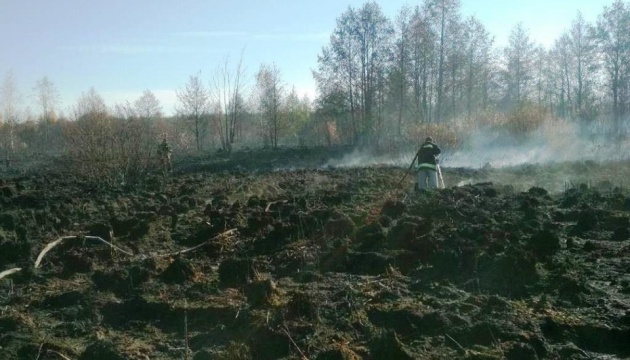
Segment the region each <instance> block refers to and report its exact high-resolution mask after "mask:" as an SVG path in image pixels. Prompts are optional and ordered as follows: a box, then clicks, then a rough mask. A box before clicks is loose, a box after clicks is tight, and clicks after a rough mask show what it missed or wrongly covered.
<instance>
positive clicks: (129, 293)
mask: <svg viewBox="0 0 630 360" xmlns="http://www.w3.org/2000/svg"><path fill="white" fill-rule="evenodd" d="M252 154H253V153H247V152H244V153H240V155H235V157H234V158H232V159H231V160H230V157H229V156H227V155H226V156H221V157H218V158H217V159H215V160H212V159H209V160H208V159H206V160H203V161H202V162H201V163H200V164H199V166H198V167H195V166H194V163H193V162H191V161H189V162H186V163H185V164H184V166H182V167H180V170H181V171H180V172H178V173H177V174H174V175H172V176H170V177H168V178H161V177H157V176H156V177H150V178H149V179H147V184H149V185H145V186H137V187H134V188H129V187H127V188H126V187H120V188H107V187H103V186H99V185H95V184H86V183H83V182H81V181H78V180H77V179H74V178H72V177H71V176H65V175H62V174H57V175H54V174H29V175H25V176H22V177H19V178H6V179H4V180H3V181H2V189H1V191H0V204H1V207H0V209H1V210H0V264H1V266H0V271H3V270H7V269H10V268H22V270H21V271H17V272H15V273H14V274H11V275H9V276H6V277H5V278H4V279H1V280H0V358H2V359H30V360H32V359H62V358H64V357H66V358H69V359H93V360H95V359H184V358H188V359H320V360H321V359H340V360H341V359H345V360H348V359H352V360H356V359H374V360H380V359H392V360H393V359H614V358H628V357H630V275H629V273H628V269H629V268H630V239H629V238H630V235H629V234H630V221H629V218H630V213H629V211H630V208H628V203H630V198H628V194H627V192H626V191H624V190H623V189H619V188H613V187H612V186H611V187H608V188H599V187H595V186H591V185H578V184H574V183H563V184H562V186H561V187H562V189H561V191H553V192H548V191H547V190H545V189H544V188H542V187H540V185H545V184H546V183H550V182H552V180H550V179H549V178H545V179H544V180H542V181H541V182H538V183H529V184H530V185H531V186H525V187H522V186H520V185H519V186H517V185H516V184H515V183H513V182H509V183H508V182H503V183H502V184H501V183H500V182H499V181H495V182H493V183H492V182H484V183H476V184H468V183H471V182H473V181H471V179H479V180H488V179H490V180H492V179H495V180H498V179H517V178H518V174H519V173H522V171H523V169H512V170H498V169H494V170H471V169H444V176H445V178H446V180H447V186H448V187H447V189H443V190H439V191H435V192H428V193H415V192H413V191H411V188H412V186H413V179H412V177H408V178H407V179H406V181H405V182H403V185H402V186H398V184H399V182H400V179H401V177H402V176H403V171H404V170H403V169H400V168H391V167H372V168H351V169H329V168H323V169H319V170H308V169H302V170H282V171H268V170H273V169H275V168H277V167H280V165H282V167H284V168H285V169H286V168H289V167H290V166H291V164H296V165H299V159H300V157H301V156H302V157H303V156H305V154H306V153H304V154H303V153H300V152H296V153H295V154H292V153H291V152H289V151H285V152H281V153H279V154H282V156H280V157H278V159H276V160H265V161H264V162H263V160H258V161H257V163H258V164H261V163H263V166H261V167H256V166H254V165H252V163H255V162H256V159H252V158H251V155H252ZM328 155H329V154H324V155H321V154H320V155H317V154H314V155H313V154H311V155H309V156H310V159H312V161H313V163H317V164H318V165H322V163H325V162H324V159H325V158H326V156H328ZM318 159H319V160H318ZM557 166H558V167H563V168H565V169H569V168H571V165H570V164H558V165H557ZM626 166H627V165H626ZM296 168H297V166H296ZM249 169H254V170H256V171H249ZM484 171H493V173H491V174H489V173H484ZM501 171H504V173H501ZM510 171H511V172H510ZM527 171H528V173H529V174H532V173H540V174H547V175H548V174H549V173H550V171H545V170H544V169H543V168H539V167H536V166H534V167H530V168H528V169H527ZM522 183H527V182H522ZM522 183H519V184H522ZM456 185H460V186H456ZM534 185H538V186H534ZM87 235H90V236H92V237H98V238H99V239H102V240H103V241H101V240H93V239H92V238H90V236H88V237H85V238H84V237H83V236H87ZM63 236H79V237H78V238H76V239H74V240H73V241H65V242H62V243H61V244H60V245H57V246H55V247H53V248H52V249H51V250H50V251H49V252H48V253H47V254H45V256H43V258H42V259H41V264H40V266H39V267H37V268H35V267H34V263H35V261H36V259H37V258H38V255H39V254H40V251H42V249H43V248H44V247H45V246H46V244H47V243H50V242H52V241H55V240H57V239H59V238H61V237H63ZM104 241H107V242H108V243H110V244H113V245H114V246H115V247H116V248H112V247H110V246H109V245H107V244H106V243H105V242H104Z"/></svg>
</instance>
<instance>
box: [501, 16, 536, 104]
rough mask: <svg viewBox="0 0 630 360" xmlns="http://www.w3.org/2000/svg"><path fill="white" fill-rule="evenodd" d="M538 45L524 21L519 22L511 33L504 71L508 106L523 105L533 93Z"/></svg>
mask: <svg viewBox="0 0 630 360" xmlns="http://www.w3.org/2000/svg"><path fill="white" fill-rule="evenodd" d="M535 54H536V47H535V46H534V43H533V42H532V41H531V40H530V38H529V33H528V31H527V30H526V29H525V27H524V26H523V24H522V23H518V24H517V25H516V26H515V27H514V29H513V30H512V33H511V34H510V38H509V44H508V46H507V48H506V49H505V61H506V67H505V71H504V86H505V102H506V105H507V106H508V107H511V106H514V105H521V104H522V103H523V101H525V100H527V99H528V98H529V96H530V95H531V90H532V80H533V79H534V65H535V64H534V60H535Z"/></svg>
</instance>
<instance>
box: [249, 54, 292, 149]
mask: <svg viewBox="0 0 630 360" xmlns="http://www.w3.org/2000/svg"><path fill="white" fill-rule="evenodd" d="M256 87H257V88H258V99H259V110H260V112H261V115H262V117H263V124H264V126H265V130H266V131H264V139H265V140H267V141H268V142H269V144H270V145H271V147H272V148H274V149H275V148H277V147H278V139H279V136H280V133H281V131H282V130H284V126H285V124H284V122H283V120H284V119H283V118H282V113H281V109H282V101H283V98H284V86H283V84H282V79H281V78H280V70H279V69H278V68H277V67H276V65H275V64H274V65H265V64H262V65H261V66H260V70H258V73H257V74H256Z"/></svg>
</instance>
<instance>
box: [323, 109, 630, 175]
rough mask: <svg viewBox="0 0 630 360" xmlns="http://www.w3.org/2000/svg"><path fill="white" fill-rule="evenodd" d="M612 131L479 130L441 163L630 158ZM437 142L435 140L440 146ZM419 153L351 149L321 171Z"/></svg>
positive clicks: (565, 127) (555, 123)
mask: <svg viewBox="0 0 630 360" xmlns="http://www.w3.org/2000/svg"><path fill="white" fill-rule="evenodd" d="M611 133H612V131H610V129H608V128H606V127H604V126H602V125H600V124H599V123H596V122H595V123H592V124H591V125H590V126H578V125H577V124H575V123H570V122H568V121H564V120H557V119H554V120H549V121H547V122H545V123H544V124H543V125H542V126H541V127H540V128H539V129H538V130H536V131H534V132H532V133H530V134H527V135H519V136H515V135H513V134H510V133H509V132H508V131H505V130H497V129H496V128H494V129H483V130H476V131H473V132H470V133H468V134H466V135H465V139H464V140H463V141H462V142H461V146H459V147H458V148H457V149H454V150H453V149H446V148H443V153H442V155H441V156H440V163H441V164H442V166H444V167H450V168H457V167H464V168H473V169H479V168H483V167H491V168H503V167H512V166H519V165H524V164H539V165H545V164H550V163H559V162H572V161H587V160H589V161H595V162H606V161H619V160H628V159H630V143H628V141H627V140H624V141H622V140H620V139H616V140H614V139H611V136H610V134H611ZM439 140H440V139H436V141H437V142H438V145H440V143H439ZM416 150H417V149H408V150H407V151H403V152H400V153H398V154H391V155H374V154H372V153H370V152H369V151H367V150H355V151H353V152H352V153H349V154H346V155H345V156H343V157H342V158H340V159H331V160H329V161H328V162H326V164H325V165H324V167H333V168H348V167H361V166H377V165H381V166H399V167H406V166H409V164H410V163H411V160H412V159H413V157H414V155H415V152H416Z"/></svg>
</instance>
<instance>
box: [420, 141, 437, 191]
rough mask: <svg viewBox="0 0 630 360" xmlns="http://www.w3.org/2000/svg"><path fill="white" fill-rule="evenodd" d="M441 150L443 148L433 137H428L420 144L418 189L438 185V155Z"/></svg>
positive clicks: (434, 187)
mask: <svg viewBox="0 0 630 360" xmlns="http://www.w3.org/2000/svg"><path fill="white" fill-rule="evenodd" d="M441 152H442V150H440V148H439V147H438V146H437V145H436V144H434V143H433V139H432V138H431V137H427V138H426V139H425V140H424V143H423V144H422V145H421V146H420V149H419V150H418V153H417V154H416V157H417V159H418V190H426V189H436V188H437V187H438V178H437V156H438V155H439V154H440V153H441Z"/></svg>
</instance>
